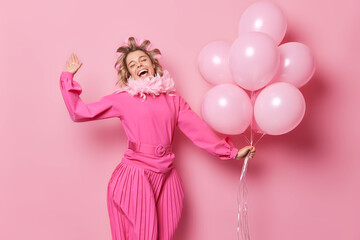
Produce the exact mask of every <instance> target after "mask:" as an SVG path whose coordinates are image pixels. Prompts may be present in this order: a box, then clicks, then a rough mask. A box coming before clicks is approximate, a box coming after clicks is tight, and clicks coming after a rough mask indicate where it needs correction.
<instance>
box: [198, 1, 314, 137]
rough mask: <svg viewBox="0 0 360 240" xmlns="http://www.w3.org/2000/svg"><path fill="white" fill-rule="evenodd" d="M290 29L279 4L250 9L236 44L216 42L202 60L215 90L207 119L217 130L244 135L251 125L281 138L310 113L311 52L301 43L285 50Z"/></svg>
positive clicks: (205, 108) (207, 99)
mask: <svg viewBox="0 0 360 240" xmlns="http://www.w3.org/2000/svg"><path fill="white" fill-rule="evenodd" d="M286 28H287V23H286V18H285V16H284V14H283V12H282V11H281V9H280V8H279V7H278V6H276V5H275V4H273V3H271V2H267V1H260V2H256V3H254V4H252V5H250V6H249V7H248V8H247V9H246V10H245V12H244V13H243V14H242V16H241V19H240V22H239V29H238V30H239V35H238V37H237V39H236V40H235V41H234V42H232V43H229V42H226V41H213V42H210V43H209V44H207V45H206V46H204V47H203V48H202V50H201V52H200V54H199V56H198V66H199V70H200V73H201V75H202V76H203V78H204V79H205V80H206V81H207V82H208V83H210V84H212V85H214V86H213V87H212V88H211V89H210V90H209V91H208V92H207V93H206V94H205V96H204V97H203V102H202V107H201V114H202V117H203V118H204V120H205V121H206V122H207V123H208V124H209V125H210V126H211V127H212V128H213V129H214V130H216V131H218V132H221V133H224V134H229V135H236V134H242V133H243V132H244V131H245V130H246V129H247V128H248V127H249V125H250V126H251V131H254V132H255V133H262V134H263V135H264V134H269V135H281V134H285V133H287V132H289V131H291V130H293V129H294V128H295V127H297V126H298V124H299V123H300V122H301V120H302V119H303V116H304V114H305V100H304V97H303V95H302V93H301V92H300V91H299V89H298V88H300V87H302V86H303V85H305V84H306V83H307V82H308V81H309V80H310V79H311V77H312V76H313V74H314V71H315V64H314V59H313V56H312V53H311V51H310V49H309V48H308V47H307V46H306V45H304V44H302V43H299V42H288V43H284V44H282V45H280V46H279V44H280V43H281V41H282V40H283V38H284V35H285V32H286Z"/></svg>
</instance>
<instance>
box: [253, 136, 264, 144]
mask: <svg viewBox="0 0 360 240" xmlns="http://www.w3.org/2000/svg"><path fill="white" fill-rule="evenodd" d="M263 136H265V133H263V134H262V135H261V137H260V138H259V139H258V140H257V141H256V142H255V144H254V146H255V145H256V144H257V143H258V142H259V141H260V139H262V137H263Z"/></svg>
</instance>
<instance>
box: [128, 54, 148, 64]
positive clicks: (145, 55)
mask: <svg viewBox="0 0 360 240" xmlns="http://www.w3.org/2000/svg"><path fill="white" fill-rule="evenodd" d="M142 57H146V55H141V56H140V57H138V58H142ZM133 61H134V60H131V61H130V62H129V64H128V66H129V65H130V63H131V62H133Z"/></svg>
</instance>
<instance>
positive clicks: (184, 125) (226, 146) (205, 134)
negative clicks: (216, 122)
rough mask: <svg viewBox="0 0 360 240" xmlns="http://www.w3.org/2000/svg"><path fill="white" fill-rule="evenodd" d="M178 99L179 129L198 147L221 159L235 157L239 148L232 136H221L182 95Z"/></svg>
mask: <svg viewBox="0 0 360 240" xmlns="http://www.w3.org/2000/svg"><path fill="white" fill-rule="evenodd" d="M177 99H178V100H177V101H178V110H179V111H178V119H177V120H178V121H177V126H178V127H179V129H180V130H181V131H182V132H183V133H184V134H185V135H186V136H187V137H188V138H189V139H190V140H191V141H192V142H193V143H194V144H195V145H196V146H198V147H200V148H202V149H204V150H206V151H207V152H209V153H210V154H211V155H213V156H217V157H219V158H220V159H221V160H228V159H235V157H236V154H237V153H238V151H239V149H238V148H236V147H235V146H234V143H233V141H232V139H231V138H230V137H225V138H220V137H219V136H218V135H217V134H216V133H215V132H214V131H213V130H212V129H211V128H210V126H209V125H208V124H207V123H205V122H204V121H203V120H202V119H201V118H200V117H199V116H198V115H197V114H196V113H195V112H194V111H192V109H191V107H190V106H189V104H188V103H187V102H186V101H185V99H184V98H183V97H181V96H180V95H178V96H177Z"/></svg>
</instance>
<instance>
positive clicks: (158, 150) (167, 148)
mask: <svg viewBox="0 0 360 240" xmlns="http://www.w3.org/2000/svg"><path fill="white" fill-rule="evenodd" d="M128 148H129V149H132V150H133V151H135V152H141V153H147V154H155V156H158V157H162V156H164V155H165V154H166V153H168V152H171V145H163V144H158V145H156V146H155V145H150V144H145V143H140V142H133V141H130V140H129V141H128Z"/></svg>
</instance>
